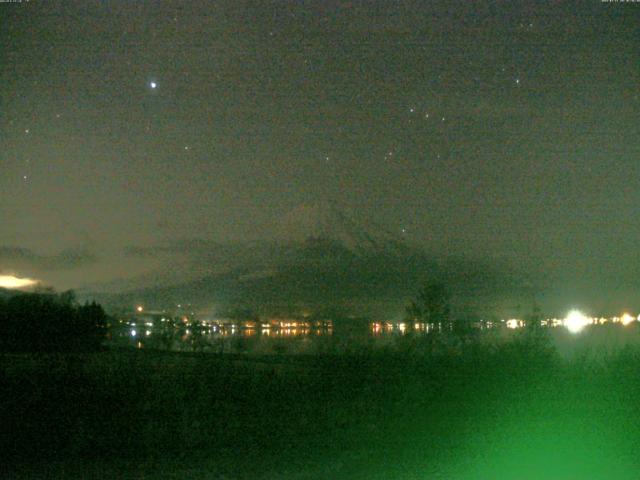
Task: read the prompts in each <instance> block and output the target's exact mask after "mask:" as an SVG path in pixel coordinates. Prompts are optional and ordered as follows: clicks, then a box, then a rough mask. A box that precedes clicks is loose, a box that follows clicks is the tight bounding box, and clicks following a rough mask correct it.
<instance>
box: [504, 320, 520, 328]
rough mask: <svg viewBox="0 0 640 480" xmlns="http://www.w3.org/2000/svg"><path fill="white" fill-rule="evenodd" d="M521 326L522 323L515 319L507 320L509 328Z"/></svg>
mask: <svg viewBox="0 0 640 480" xmlns="http://www.w3.org/2000/svg"><path fill="white" fill-rule="evenodd" d="M519 326H520V321H518V320H517V319H515V318H511V319H509V320H507V328H512V329H513V328H518V327H519Z"/></svg>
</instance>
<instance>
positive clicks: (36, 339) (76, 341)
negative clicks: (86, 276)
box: [0, 292, 107, 352]
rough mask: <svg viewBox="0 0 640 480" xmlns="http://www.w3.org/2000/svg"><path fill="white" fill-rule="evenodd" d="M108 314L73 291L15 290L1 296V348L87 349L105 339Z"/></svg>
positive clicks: (6, 349) (92, 348) (68, 350)
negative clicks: (81, 299)
mask: <svg viewBox="0 0 640 480" xmlns="http://www.w3.org/2000/svg"><path fill="white" fill-rule="evenodd" d="M106 325H107V315H106V313H105V312H104V310H103V308H102V307H101V306H100V305H98V304H97V303H95V302H92V303H86V304H84V305H80V304H78V303H77V302H76V300H75V296H74V294H73V292H65V293H61V294H55V293H18V294H16V295H12V296H10V297H8V298H0V351H3V352H86V351H95V350H98V349H99V348H100V346H101V344H102V341H103V340H104V336H105V332H106Z"/></svg>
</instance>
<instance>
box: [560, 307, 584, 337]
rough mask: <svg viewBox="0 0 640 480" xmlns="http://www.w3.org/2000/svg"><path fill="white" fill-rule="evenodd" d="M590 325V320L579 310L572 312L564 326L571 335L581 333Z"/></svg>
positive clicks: (565, 320)
mask: <svg viewBox="0 0 640 480" xmlns="http://www.w3.org/2000/svg"><path fill="white" fill-rule="evenodd" d="M588 323H589V319H588V318H587V317H586V316H585V315H584V314H583V313H581V312H580V311H578V310H571V311H570V312H569V314H568V315H567V318H565V319H564V326H565V327H567V330H569V331H570V332H571V333H579V332H580V331H581V330H582V329H583V328H584V327H586V326H587V325H588Z"/></svg>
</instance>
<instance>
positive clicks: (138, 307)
mask: <svg viewBox="0 0 640 480" xmlns="http://www.w3.org/2000/svg"><path fill="white" fill-rule="evenodd" d="M143 310H144V308H143V307H142V305H138V306H137V307H136V311H138V312H141V311H143Z"/></svg>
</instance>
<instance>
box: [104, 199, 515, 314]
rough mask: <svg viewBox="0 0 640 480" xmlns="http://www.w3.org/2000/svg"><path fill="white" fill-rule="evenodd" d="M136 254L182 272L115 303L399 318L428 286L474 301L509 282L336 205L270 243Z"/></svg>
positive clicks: (285, 223)
mask: <svg viewBox="0 0 640 480" xmlns="http://www.w3.org/2000/svg"><path fill="white" fill-rule="evenodd" d="M127 253H128V255H131V256H145V257H151V258H159V259H163V262H162V263H163V265H167V264H170V265H171V267H170V268H169V271H170V272H172V274H171V275H163V274H161V273H160V272H153V273H152V274H151V275H149V276H147V277H146V278H144V279H140V284H142V285H140V286H136V287H135V288H129V289H128V291H126V292H120V293H118V294H117V295H109V296H106V297H105V296H100V297H102V298H99V300H102V301H103V302H105V303H107V304H111V305H114V304H119V305H120V306H122V305H133V304H134V303H137V302H142V303H144V304H147V305H155V306H158V307H159V306H162V307H164V308H170V307H171V306H174V305H176V304H183V303H188V304H191V305H193V306H194V309H196V310H199V311H204V312H211V311H212V310H214V311H216V312H218V313H220V312H228V311H229V310H232V309H238V308H240V309H243V310H245V311H246V310H251V311H253V312H257V313H261V314H265V315H269V314H287V315H290V314H298V313H300V312H303V311H305V312H309V311H311V312H316V313H319V312H325V311H330V312H336V311H340V312H343V313H345V314H347V313H349V314H358V315H394V314H395V315H397V314H399V313H400V312H402V310H403V306H404V305H405V304H406V303H407V301H408V299H409V298H411V297H413V296H414V295H415V292H416V290H417V289H418V288H419V287H420V286H421V284H422V283H423V282H424V281H426V280H427V279H430V280H432V279H438V280H440V281H445V282H447V283H448V284H450V285H452V287H453V289H454V290H456V291H459V292H462V293H463V294H464V295H466V296H473V295H478V294H480V295H483V292H484V291H485V290H486V289H487V287H490V288H492V289H493V290H492V293H495V291H496V290H495V289H496V288H497V287H498V286H500V285H504V282H502V281H500V280H499V278H500V277H501V274H500V273H498V272H496V271H493V270H494V269H493V267H491V268H490V267H488V266H487V265H479V264H478V263H476V262H469V261H466V260H464V259H451V258H448V259H442V258H437V257H435V256H432V255H428V254H427V253H426V252H425V251H424V250H423V249H422V248H420V247H418V246H415V245H411V244H409V243H408V242H406V241H404V240H402V239H401V238H400V236H399V235H398V234H393V233H392V232H390V231H389V230H387V229H385V228H384V227H382V226H380V225H376V224H374V223H373V222H371V221H363V220H360V219H358V218H357V217H356V215H351V214H347V213H345V212H344V211H342V210H340V209H338V208H336V207H335V206H334V205H331V204H329V203H324V204H320V205H302V206H300V207H298V208H296V209H294V210H293V211H291V212H289V213H288V214H287V215H285V216H284V217H283V218H282V219H281V220H280V221H279V222H277V223H276V225H275V227H274V228H273V232H272V238H271V239H269V240H264V241H257V242H247V243H234V244H229V243H227V244H224V243H217V242H210V241H204V240H195V241H194V240H190V241H185V242H176V243H174V244H171V245H167V246H160V247H153V248H146V247H145V248H140V247H137V248H132V249H130V250H129V251H128V252H127ZM175 278H180V279H182V281H175V280H172V279H175ZM145 284H146V285H145ZM484 293H486V292H484Z"/></svg>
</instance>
